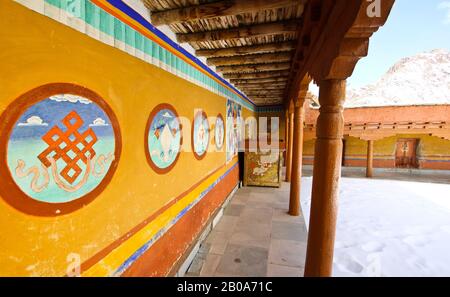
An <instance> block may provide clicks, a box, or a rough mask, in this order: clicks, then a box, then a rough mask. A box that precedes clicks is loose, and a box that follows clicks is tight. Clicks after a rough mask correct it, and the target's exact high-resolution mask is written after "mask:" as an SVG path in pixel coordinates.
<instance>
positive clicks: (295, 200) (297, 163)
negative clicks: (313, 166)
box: [289, 99, 305, 216]
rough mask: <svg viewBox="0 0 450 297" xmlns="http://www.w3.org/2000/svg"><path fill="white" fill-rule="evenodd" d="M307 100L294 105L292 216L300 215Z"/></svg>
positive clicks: (290, 205)
mask: <svg viewBox="0 0 450 297" xmlns="http://www.w3.org/2000/svg"><path fill="white" fill-rule="evenodd" d="M304 103H305V101H304V99H303V100H296V102H295V107H294V139H293V142H294V143H293V148H292V172H291V191H290V199H289V214H290V215H291V216H299V215H300V184H301V178H302V159H303V122H304V120H305V113H304V107H303V105H304Z"/></svg>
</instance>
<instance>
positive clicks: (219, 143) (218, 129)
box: [214, 114, 225, 150]
mask: <svg viewBox="0 0 450 297" xmlns="http://www.w3.org/2000/svg"><path fill="white" fill-rule="evenodd" d="M224 139H225V124H224V121H223V117H222V115H221V114H219V115H217V118H216V124H215V126H214V142H215V143H216V149H217V150H221V149H222V148H223V141H224Z"/></svg>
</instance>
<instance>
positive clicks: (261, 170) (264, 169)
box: [244, 150, 281, 187]
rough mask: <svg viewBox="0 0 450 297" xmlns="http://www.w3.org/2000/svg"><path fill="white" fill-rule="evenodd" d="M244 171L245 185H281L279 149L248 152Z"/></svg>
mask: <svg viewBox="0 0 450 297" xmlns="http://www.w3.org/2000/svg"><path fill="white" fill-rule="evenodd" d="M244 171H245V172H244V186H260V187H280V186H281V177H280V172H281V170H280V153H279V151H278V150H272V151H268V152H261V151H259V152H246V153H245V165H244Z"/></svg>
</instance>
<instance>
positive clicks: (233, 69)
mask: <svg viewBox="0 0 450 297" xmlns="http://www.w3.org/2000/svg"><path fill="white" fill-rule="evenodd" d="M289 68H291V63H271V64H255V65H233V66H218V67H216V70H217V71H219V72H222V73H240V72H263V71H276V70H288V69H289Z"/></svg>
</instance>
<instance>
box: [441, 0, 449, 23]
mask: <svg viewBox="0 0 450 297" xmlns="http://www.w3.org/2000/svg"><path fill="white" fill-rule="evenodd" d="M438 7H439V9H441V10H445V11H446V13H445V19H444V24H447V25H450V1H441V2H440V3H439V6H438Z"/></svg>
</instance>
